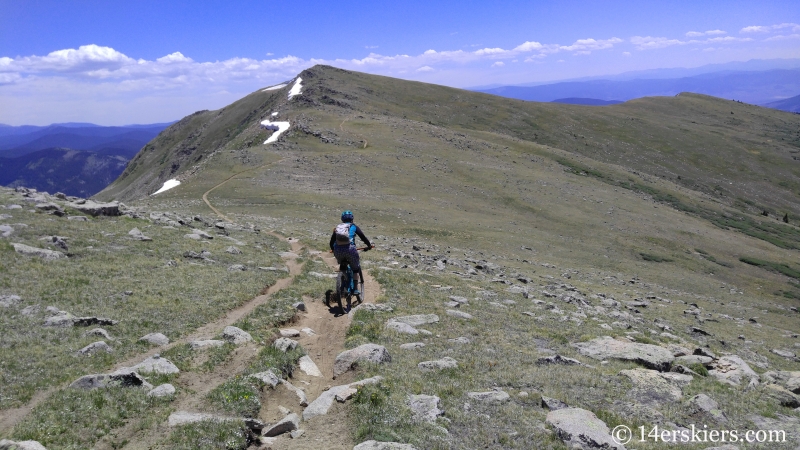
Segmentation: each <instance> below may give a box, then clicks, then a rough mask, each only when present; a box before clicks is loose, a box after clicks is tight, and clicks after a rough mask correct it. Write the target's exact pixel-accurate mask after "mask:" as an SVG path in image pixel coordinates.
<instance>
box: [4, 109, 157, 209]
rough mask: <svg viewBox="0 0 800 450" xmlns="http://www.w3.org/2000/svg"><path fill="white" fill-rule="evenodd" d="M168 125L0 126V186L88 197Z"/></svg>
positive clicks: (80, 124)
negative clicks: (21, 187) (29, 188)
mask: <svg viewBox="0 0 800 450" xmlns="http://www.w3.org/2000/svg"><path fill="white" fill-rule="evenodd" d="M169 125H171V124H169V123H159V124H148V125H125V126H119V127H104V126H100V125H95V124H91V123H61V124H53V125H49V126H44V127H42V126H32V125H23V126H9V125H3V124H0V185H4V186H26V187H32V188H36V189H40V190H45V191H48V192H58V191H60V192H63V193H65V194H68V195H76V196H81V197H90V196H92V195H94V194H95V193H97V192H99V191H100V190H102V189H103V188H104V187H106V185H108V184H109V183H110V182H111V181H113V180H114V179H115V178H116V177H117V176H119V174H120V173H122V171H123V170H124V169H125V165H126V164H127V162H128V161H129V160H130V159H131V158H133V157H134V156H135V155H136V154H137V153H138V152H139V150H140V149H141V148H142V147H144V146H145V144H147V143H148V142H150V141H151V140H152V139H153V138H155V137H156V136H158V134H159V133H161V131H163V130H164V129H165V128H167V127H168V126H169Z"/></svg>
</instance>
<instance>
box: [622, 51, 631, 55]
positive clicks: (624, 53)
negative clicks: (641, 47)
mask: <svg viewBox="0 0 800 450" xmlns="http://www.w3.org/2000/svg"><path fill="white" fill-rule="evenodd" d="M622 56H631V52H622Z"/></svg>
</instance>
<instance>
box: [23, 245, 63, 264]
mask: <svg viewBox="0 0 800 450" xmlns="http://www.w3.org/2000/svg"><path fill="white" fill-rule="evenodd" d="M11 245H12V246H14V251H16V252H17V253H21V254H23V255H25V256H38V257H39V258H42V259H44V260H46V261H53V260H56V259H61V258H66V257H67V255H65V254H63V253H61V252H57V251H53V250H47V249H46V248H38V247H31V246H30V245H25V244H14V243H12V244H11Z"/></svg>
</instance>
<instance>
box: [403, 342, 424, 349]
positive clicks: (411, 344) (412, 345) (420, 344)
mask: <svg viewBox="0 0 800 450" xmlns="http://www.w3.org/2000/svg"><path fill="white" fill-rule="evenodd" d="M422 347H425V343H424V342H409V343H408V344H401V345H400V348H402V349H403V350H416V349H418V348H422Z"/></svg>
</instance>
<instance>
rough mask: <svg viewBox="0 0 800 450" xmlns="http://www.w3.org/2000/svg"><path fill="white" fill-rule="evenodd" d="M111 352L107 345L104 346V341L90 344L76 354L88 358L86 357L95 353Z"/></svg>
mask: <svg viewBox="0 0 800 450" xmlns="http://www.w3.org/2000/svg"><path fill="white" fill-rule="evenodd" d="M113 351H114V349H112V348H111V347H109V345H108V344H106V343H105V342H104V341H97V342H92V343H91V344H89V345H87V346H86V347H83V348H82V349H80V350H78V352H77V353H78V354H79V355H83V356H88V355H93V354H95V353H97V352H106V353H112V352H113Z"/></svg>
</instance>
